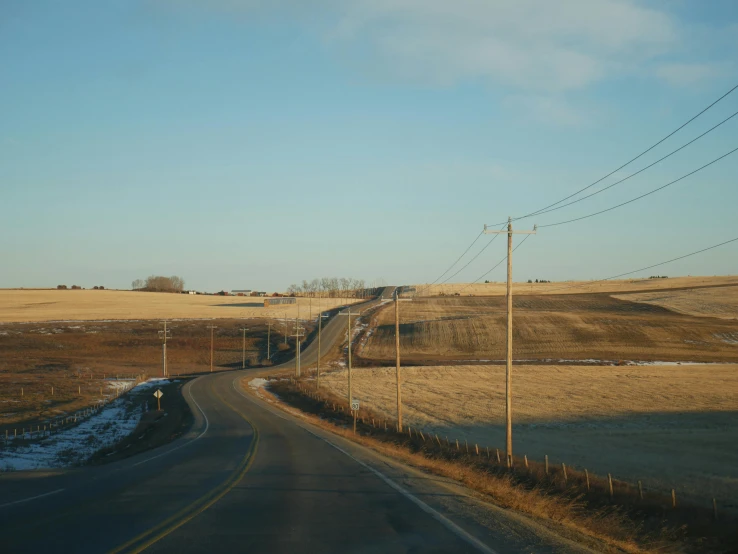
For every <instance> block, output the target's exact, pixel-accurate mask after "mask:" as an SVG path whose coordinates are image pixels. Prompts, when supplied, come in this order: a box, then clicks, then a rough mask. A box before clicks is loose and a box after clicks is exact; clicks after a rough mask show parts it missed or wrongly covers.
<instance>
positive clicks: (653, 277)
mask: <svg viewBox="0 0 738 554" xmlns="http://www.w3.org/2000/svg"><path fill="white" fill-rule="evenodd" d="M668 278H669V277H667V276H666V275H651V276H650V277H649V279H668Z"/></svg>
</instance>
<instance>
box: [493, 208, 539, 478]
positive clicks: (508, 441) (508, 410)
mask: <svg viewBox="0 0 738 554" xmlns="http://www.w3.org/2000/svg"><path fill="white" fill-rule="evenodd" d="M536 231H537V227H536V226H535V225H534V226H533V230H532V231H513V228H512V219H510V218H508V219H507V231H504V230H500V231H488V230H487V226H486V225H485V226H484V233H485V234H487V235H498V234H502V233H507V357H506V359H507V363H506V371H505V424H506V432H505V458H506V459H507V467H511V466H512V455H513V452H512V240H513V234H519V235H535V234H536Z"/></svg>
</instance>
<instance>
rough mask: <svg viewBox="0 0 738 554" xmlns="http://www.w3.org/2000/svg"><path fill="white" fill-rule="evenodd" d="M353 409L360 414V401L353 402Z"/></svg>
mask: <svg viewBox="0 0 738 554" xmlns="http://www.w3.org/2000/svg"><path fill="white" fill-rule="evenodd" d="M351 409H352V410H353V411H354V412H358V411H359V401H358V400H352V401H351Z"/></svg>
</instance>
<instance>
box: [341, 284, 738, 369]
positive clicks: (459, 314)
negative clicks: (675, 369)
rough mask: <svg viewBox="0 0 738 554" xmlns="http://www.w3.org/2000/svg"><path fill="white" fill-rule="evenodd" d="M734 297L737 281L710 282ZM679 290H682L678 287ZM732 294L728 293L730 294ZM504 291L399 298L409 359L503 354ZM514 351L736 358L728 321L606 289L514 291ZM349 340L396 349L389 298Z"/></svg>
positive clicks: (371, 355) (531, 357) (380, 356)
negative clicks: (360, 334) (368, 326)
mask: <svg viewBox="0 0 738 554" xmlns="http://www.w3.org/2000/svg"><path fill="white" fill-rule="evenodd" d="M709 290H711V291H714V293H712V294H714V297H715V298H716V303H719V302H718V301H717V298H718V297H719V295H720V294H721V293H720V292H719V291H723V293H722V294H726V292H725V291H728V293H727V294H729V295H730V296H729V297H728V298H730V299H734V298H735V290H736V287H721V288H715V289H709ZM685 294H686V293H685ZM731 301H732V300H731ZM505 310H506V307H505V298H504V297H501V296H497V297H494V296H492V297H463V296H462V297H456V296H452V297H438V298H417V299H414V300H413V301H411V302H403V303H402V304H401V306H400V335H401V337H400V346H401V351H402V357H403V360H405V362H406V363H408V364H415V365H429V364H431V363H433V362H439V363H453V362H460V361H492V362H497V361H501V360H504V358H505V351H506V350H505V348H506V314H505ZM513 313H514V333H513V339H514V340H513V356H514V358H515V359H516V360H520V361H529V362H534V361H537V362H543V363H556V362H559V361H560V362H563V363H566V362H567V361H569V360H581V361H585V362H586V361H590V362H591V361H592V360H596V362H591V363H598V362H599V361H606V362H607V361H610V362H612V361H616V362H617V361H630V360H636V361H693V362H738V326H736V324H735V322H734V321H728V320H722V319H717V318H705V317H698V316H692V315H686V314H681V313H675V312H673V311H670V310H667V309H665V308H662V307H660V306H655V305H649V304H642V303H637V302H630V301H627V300H619V299H616V298H613V297H611V296H610V295H609V294H578V295H540V296H538V295H533V296H531V295H527V296H518V297H513ZM372 327H375V328H374V329H372V330H370V332H369V334H368V337H366V338H365V339H364V340H362V341H361V343H360V345H359V346H358V348H356V350H355V351H356V353H357V360H358V361H360V362H363V363H364V365H380V364H382V363H391V362H392V361H393V360H394V356H395V342H394V341H395V338H394V336H395V328H394V306H393V305H392V304H389V305H386V306H384V307H383V308H381V309H380V310H379V311H378V313H377V314H376V315H374V316H373V318H372Z"/></svg>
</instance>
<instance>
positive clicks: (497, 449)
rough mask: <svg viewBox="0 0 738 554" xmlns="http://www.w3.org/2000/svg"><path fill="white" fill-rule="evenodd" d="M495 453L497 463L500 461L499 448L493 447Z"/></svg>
mask: <svg viewBox="0 0 738 554" xmlns="http://www.w3.org/2000/svg"><path fill="white" fill-rule="evenodd" d="M495 453H496V454H497V463H498V464H499V463H500V449H499V448H495Z"/></svg>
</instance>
